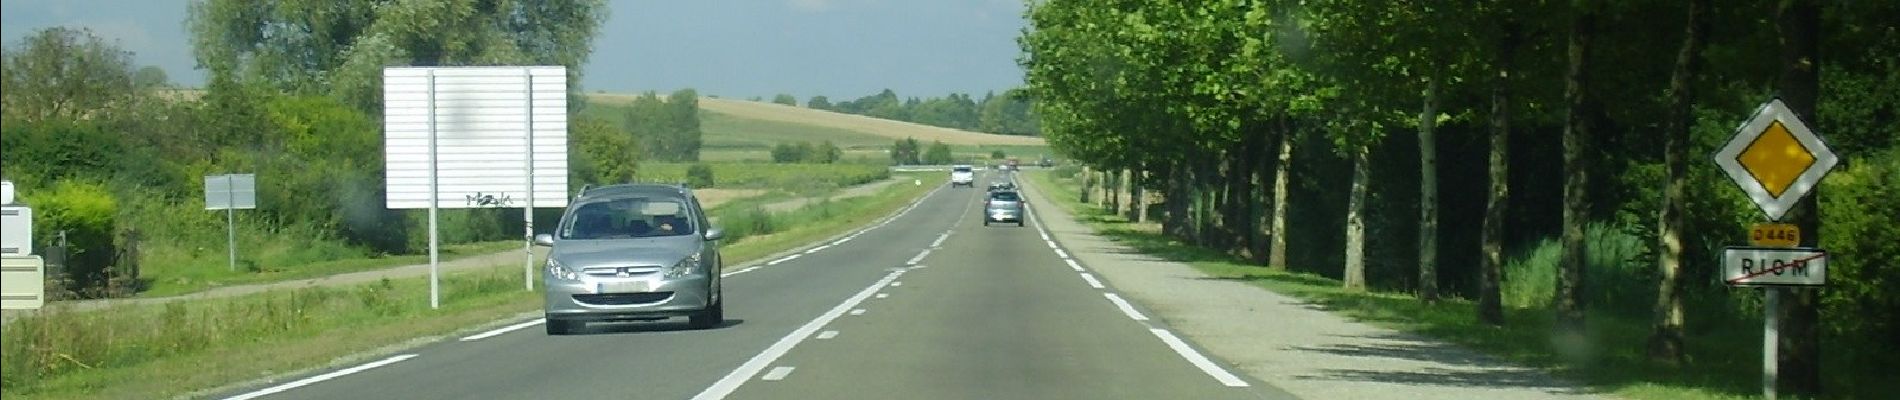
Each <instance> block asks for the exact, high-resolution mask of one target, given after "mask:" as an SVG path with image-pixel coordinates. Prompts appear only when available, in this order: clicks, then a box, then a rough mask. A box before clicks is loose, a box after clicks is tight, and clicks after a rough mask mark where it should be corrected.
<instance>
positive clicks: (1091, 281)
mask: <svg viewBox="0 0 1900 400" xmlns="http://www.w3.org/2000/svg"><path fill="white" fill-rule="evenodd" d="M1082 280H1085V281H1089V287H1093V288H1096V289H1101V288H1102V281H1098V280H1095V274H1091V273H1087V272H1083V273H1082Z"/></svg>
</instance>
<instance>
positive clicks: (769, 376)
mask: <svg viewBox="0 0 1900 400" xmlns="http://www.w3.org/2000/svg"><path fill="white" fill-rule="evenodd" d="M794 368H797V367H778V368H773V369H772V371H771V372H766V373H765V376H761V377H759V380H762V381H776V380H781V379H785V376H786V375H791V374H792V369H794Z"/></svg>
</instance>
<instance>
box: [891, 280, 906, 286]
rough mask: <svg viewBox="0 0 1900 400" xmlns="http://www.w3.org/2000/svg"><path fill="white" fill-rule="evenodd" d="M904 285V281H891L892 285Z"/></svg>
mask: <svg viewBox="0 0 1900 400" xmlns="http://www.w3.org/2000/svg"><path fill="white" fill-rule="evenodd" d="M898 286H904V282H901V281H900V282H891V287H898Z"/></svg>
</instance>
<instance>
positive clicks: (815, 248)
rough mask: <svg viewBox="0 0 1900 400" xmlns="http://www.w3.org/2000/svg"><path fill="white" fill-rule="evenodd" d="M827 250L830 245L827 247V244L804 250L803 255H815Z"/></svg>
mask: <svg viewBox="0 0 1900 400" xmlns="http://www.w3.org/2000/svg"><path fill="white" fill-rule="evenodd" d="M829 248H831V245H828V244H827V245H823V246H818V247H813V248H811V249H810V250H805V254H811V253H817V252H819V251H823V250H824V249H829Z"/></svg>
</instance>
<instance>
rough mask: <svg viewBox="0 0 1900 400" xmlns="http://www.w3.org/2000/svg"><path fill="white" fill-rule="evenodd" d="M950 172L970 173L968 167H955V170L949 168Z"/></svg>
mask: <svg viewBox="0 0 1900 400" xmlns="http://www.w3.org/2000/svg"><path fill="white" fill-rule="evenodd" d="M950 170H951V171H956V172H970V171H971V168H970V167H955V168H951V169H950Z"/></svg>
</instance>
